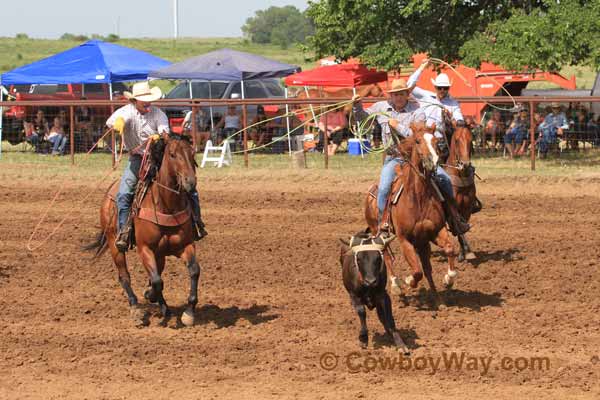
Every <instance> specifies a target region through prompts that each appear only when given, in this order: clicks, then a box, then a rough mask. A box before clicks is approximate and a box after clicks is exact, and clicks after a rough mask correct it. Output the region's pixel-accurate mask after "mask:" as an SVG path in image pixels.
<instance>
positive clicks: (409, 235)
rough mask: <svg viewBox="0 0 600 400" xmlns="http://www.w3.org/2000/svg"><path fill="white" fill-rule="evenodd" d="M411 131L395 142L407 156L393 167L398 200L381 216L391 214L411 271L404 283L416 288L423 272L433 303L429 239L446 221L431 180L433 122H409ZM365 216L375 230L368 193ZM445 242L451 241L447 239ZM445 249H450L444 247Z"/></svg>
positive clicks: (434, 161)
mask: <svg viewBox="0 0 600 400" xmlns="http://www.w3.org/2000/svg"><path fill="white" fill-rule="evenodd" d="M411 129H412V131H413V135H412V136H411V137H409V138H407V139H405V140H404V141H403V142H402V143H400V145H399V146H398V148H399V150H400V153H401V154H403V155H404V159H405V160H408V161H407V162H406V163H405V164H404V165H402V167H396V168H397V172H398V179H396V181H394V184H393V185H392V190H391V193H397V192H398V191H399V190H400V187H401V186H402V192H401V195H400V196H399V198H398V201H397V203H395V204H394V203H393V202H389V203H388V207H386V211H385V212H384V216H383V218H382V220H386V219H387V215H388V213H390V214H391V222H392V225H393V227H394V233H395V234H396V237H397V238H398V241H399V242H400V248H401V249H402V253H403V254H404V258H405V259H406V262H407V263H408V264H409V266H410V267H411V270H412V275H411V276H408V277H407V278H406V280H405V282H406V284H408V285H410V286H411V287H412V288H416V287H417V285H418V283H419V281H420V280H421V279H422V278H423V275H425V277H426V279H427V281H428V283H429V286H430V288H431V290H432V292H433V294H434V296H435V307H437V305H438V303H439V297H438V294H437V290H436V288H435V284H434V282H433V278H432V274H431V272H432V271H431V261H430V256H431V246H430V244H429V242H431V241H434V242H437V240H438V238H439V237H440V232H441V231H442V229H443V228H444V227H445V225H446V219H445V215H444V210H443V207H442V199H441V195H440V194H439V192H438V190H439V189H437V187H435V186H434V184H433V183H432V175H433V171H434V170H435V168H436V165H437V162H438V154H437V152H436V150H435V149H436V142H437V139H436V138H435V136H434V135H433V133H434V132H435V125H434V126H432V127H426V126H425V123H424V122H418V123H413V124H412V125H411ZM365 218H366V220H367V224H368V225H369V229H370V230H371V232H377V231H378V226H377V199H376V198H375V197H373V196H371V195H367V198H366V202H365ZM448 242H450V243H451V241H450V240H448ZM445 251H450V249H447V248H445ZM386 264H387V266H388V270H389V271H388V274H393V272H392V271H391V266H392V259H391V256H390V254H389V253H388V252H386ZM391 284H392V289H393V288H394V286H395V287H397V282H396V280H395V278H392V279H391Z"/></svg>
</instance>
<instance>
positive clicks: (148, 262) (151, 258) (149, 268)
mask: <svg viewBox="0 0 600 400" xmlns="http://www.w3.org/2000/svg"><path fill="white" fill-rule="evenodd" d="M138 255H139V256H140V260H141V261H142V264H143V265H144V268H146V273H147V274H148V278H149V279H150V286H151V287H152V292H153V293H154V295H155V296H156V301H157V302H158V305H159V307H160V312H161V313H162V315H163V318H164V319H163V325H164V324H166V323H167V321H168V319H169V316H170V315H169V307H168V306H167V302H166V301H165V298H164V297H163V280H162V278H161V277H160V273H159V271H158V263H157V262H156V254H155V253H154V251H152V250H151V249H150V248H149V247H148V246H147V245H145V244H139V245H138Z"/></svg>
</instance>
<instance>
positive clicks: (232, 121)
mask: <svg viewBox="0 0 600 400" xmlns="http://www.w3.org/2000/svg"><path fill="white" fill-rule="evenodd" d="M240 127H241V118H240V115H239V113H238V111H237V107H236V106H229V107H227V112H226V113H225V115H223V117H221V120H220V121H219V122H218V123H217V125H216V126H215V129H217V130H219V129H221V128H222V131H221V133H220V134H219V135H218V137H217V139H218V144H221V143H222V142H223V140H225V139H227V138H228V137H229V136H231V135H233V134H234V133H235V132H237V131H239V130H240ZM238 136H239V135H238ZM230 139H231V140H235V141H238V140H239V138H235V137H232V138H230Z"/></svg>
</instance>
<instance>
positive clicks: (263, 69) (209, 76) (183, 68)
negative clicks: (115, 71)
mask: <svg viewBox="0 0 600 400" xmlns="http://www.w3.org/2000/svg"><path fill="white" fill-rule="evenodd" d="M298 71H300V67H298V66H297V65H290V64H285V63H281V62H279V61H275V60H270V59H268V58H265V57H261V56H259V55H256V54H251V53H245V52H243V51H237V50H231V49H220V50H215V51H212V52H210V53H206V54H202V55H200V56H196V57H192V58H189V59H187V60H184V61H181V62H178V63H175V64H172V65H170V66H168V67H165V68H162V69H158V70H154V71H150V73H149V76H150V77H151V78H158V79H180V80H186V81H188V83H189V92H190V99H192V98H194V95H193V93H192V81H195V80H202V81H209V82H210V81H240V82H241V96H242V99H244V98H245V94H244V81H245V80H250V79H263V78H283V77H285V76H288V75H291V74H293V73H295V72H298ZM210 87H211V85H210V84H209V85H208V88H209V98H212V93H211V91H210V90H211V89H210ZM285 97H286V98H287V89H286V90H285ZM285 107H286V114H287V113H288V111H289V107H288V105H287V104H286V106H285ZM286 120H287V130H288V140H289V131H290V129H289V118H287V117H286ZM210 121H211V129H213V130H214V125H213V111H212V106H211V107H210Z"/></svg>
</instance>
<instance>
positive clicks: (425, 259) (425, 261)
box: [418, 242, 440, 310]
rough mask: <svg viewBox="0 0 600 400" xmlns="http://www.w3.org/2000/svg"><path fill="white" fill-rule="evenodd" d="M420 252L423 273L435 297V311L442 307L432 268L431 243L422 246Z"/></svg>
mask: <svg viewBox="0 0 600 400" xmlns="http://www.w3.org/2000/svg"><path fill="white" fill-rule="evenodd" d="M418 252H419V258H420V260H421V265H422V266H423V273H424V274H425V278H426V279H427V283H429V289H430V290H431V296H432V297H433V309H434V310H437V309H438V308H439V305H440V295H439V293H438V291H437V288H436V287H435V282H434V281H433V276H432V267H431V246H430V245H429V242H427V243H426V244H424V245H423V246H421V247H420V248H419V249H418Z"/></svg>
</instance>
